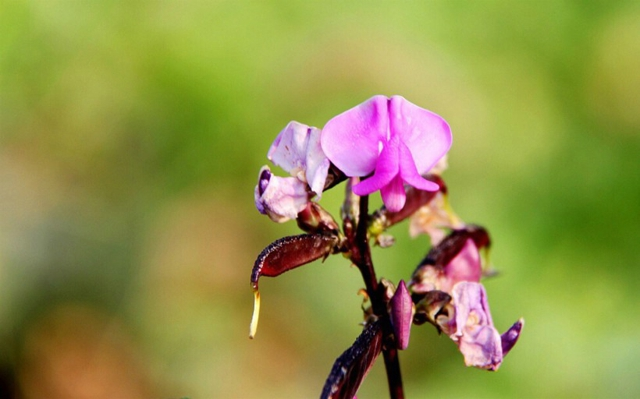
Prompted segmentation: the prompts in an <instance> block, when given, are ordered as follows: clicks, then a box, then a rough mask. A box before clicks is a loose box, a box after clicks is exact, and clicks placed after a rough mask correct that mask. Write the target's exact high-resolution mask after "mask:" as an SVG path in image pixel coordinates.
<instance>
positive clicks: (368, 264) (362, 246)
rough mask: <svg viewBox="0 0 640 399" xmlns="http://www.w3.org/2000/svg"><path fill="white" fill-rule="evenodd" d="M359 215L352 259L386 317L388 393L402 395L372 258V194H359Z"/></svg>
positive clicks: (379, 312) (373, 303) (378, 311)
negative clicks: (370, 214)
mask: <svg viewBox="0 0 640 399" xmlns="http://www.w3.org/2000/svg"><path fill="white" fill-rule="evenodd" d="M359 213H360V216H359V220H358V225H357V227H356V234H355V238H354V240H353V245H352V254H351V260H352V261H353V263H355V264H356V266H357V267H358V269H359V270H360V273H361V274H362V278H363V279H364V283H365V285H366V287H367V294H369V298H370V299H371V306H372V307H373V313H374V314H375V315H376V316H378V317H380V318H383V319H385V322H384V326H385V327H384V328H383V330H384V331H383V334H384V338H383V339H384V345H383V349H382V353H383V356H384V365H385V368H386V370H387V381H388V384H389V395H390V397H391V399H403V398H404V391H403V389H402V375H401V374H400V362H399V361H398V350H397V349H396V343H395V338H394V337H393V332H392V329H391V324H390V321H389V320H390V319H389V312H388V311H387V305H386V302H385V299H384V296H383V295H384V294H383V293H384V290H380V289H379V288H378V280H377V278H376V272H375V270H374V268H373V262H372V261H371V247H370V246H369V239H368V237H367V229H368V219H369V196H368V195H365V196H362V197H360V212H359Z"/></svg>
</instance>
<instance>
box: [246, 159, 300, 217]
mask: <svg viewBox="0 0 640 399" xmlns="http://www.w3.org/2000/svg"><path fill="white" fill-rule="evenodd" d="M254 199H255V203H256V208H258V211H259V212H260V213H262V214H265V215H268V216H269V218H271V220H273V221H274V222H278V223H283V222H286V221H287V220H289V219H295V218H296V217H297V215H298V213H299V212H300V211H302V210H303V209H304V208H305V207H306V205H307V202H309V195H308V193H307V187H306V184H304V183H303V182H301V181H300V180H298V179H296V178H295V177H278V176H274V175H273V174H271V171H270V170H269V167H268V166H263V167H262V169H260V175H259V178H258V185H257V186H256V188H255V190H254Z"/></svg>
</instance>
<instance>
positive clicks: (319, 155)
mask: <svg viewBox="0 0 640 399" xmlns="http://www.w3.org/2000/svg"><path fill="white" fill-rule="evenodd" d="M320 136H321V131H320V129H318V128H315V127H312V128H309V142H308V144H307V150H306V151H307V154H306V168H307V169H306V171H305V178H306V181H307V183H308V184H309V187H311V190H312V191H313V192H315V193H316V194H317V195H318V198H321V197H322V191H323V190H324V183H325V181H326V180H327V174H328V172H329V166H330V162H329V159H328V158H327V156H326V155H325V154H324V152H323V151H322V146H321V145H320Z"/></svg>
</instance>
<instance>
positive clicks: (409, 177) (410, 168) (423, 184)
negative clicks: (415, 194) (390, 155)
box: [398, 141, 440, 191]
mask: <svg viewBox="0 0 640 399" xmlns="http://www.w3.org/2000/svg"><path fill="white" fill-rule="evenodd" d="M398 147H399V151H398V154H399V163H400V175H401V176H402V180H404V181H405V182H406V183H407V184H409V185H412V186H413V187H415V188H417V189H419V190H424V191H438V190H439V189H440V186H439V185H438V184H437V183H434V182H432V181H430V180H427V179H425V178H424V177H422V176H420V173H418V169H417V168H416V164H415V162H414V160H413V155H412V154H411V151H410V149H409V148H408V147H407V145H406V144H405V143H403V142H402V141H400V143H399V145H398Z"/></svg>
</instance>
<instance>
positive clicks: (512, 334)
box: [500, 319, 524, 356]
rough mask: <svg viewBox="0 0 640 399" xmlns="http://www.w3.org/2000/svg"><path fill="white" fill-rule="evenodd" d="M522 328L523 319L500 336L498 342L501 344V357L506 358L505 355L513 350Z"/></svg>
mask: <svg viewBox="0 0 640 399" xmlns="http://www.w3.org/2000/svg"><path fill="white" fill-rule="evenodd" d="M523 327H524V319H520V320H518V321H516V322H515V323H514V324H513V325H512V326H511V328H509V329H508V330H507V331H506V332H505V333H504V334H502V336H501V337H500V340H501V342H502V356H507V353H509V351H510V350H511V348H513V346H514V345H515V344H516V342H518V338H520V333H521V332H522V328H523Z"/></svg>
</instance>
